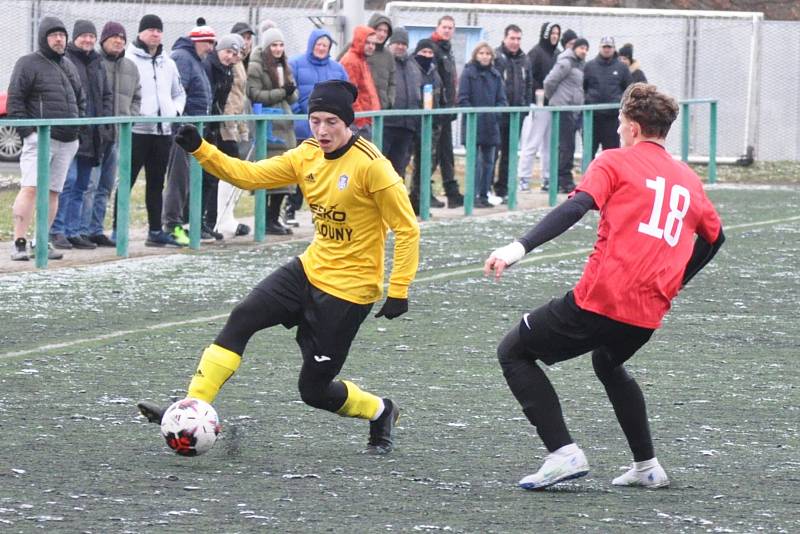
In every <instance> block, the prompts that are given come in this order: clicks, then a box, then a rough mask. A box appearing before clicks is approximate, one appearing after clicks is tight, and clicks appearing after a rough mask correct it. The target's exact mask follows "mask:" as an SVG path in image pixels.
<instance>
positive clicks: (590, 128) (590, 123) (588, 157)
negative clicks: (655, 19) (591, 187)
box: [581, 109, 594, 174]
mask: <svg viewBox="0 0 800 534" xmlns="http://www.w3.org/2000/svg"><path fill="white" fill-rule="evenodd" d="M592 144H594V111H593V110H591V109H584V110H583V156H582V157H581V174H583V173H585V172H586V168H587V167H588V166H589V164H590V163H591V162H592V159H593V158H594V154H592Z"/></svg>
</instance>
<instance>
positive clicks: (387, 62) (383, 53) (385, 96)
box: [367, 13, 397, 109]
mask: <svg viewBox="0 0 800 534" xmlns="http://www.w3.org/2000/svg"><path fill="white" fill-rule="evenodd" d="M383 23H385V24H388V25H389V35H388V37H386V41H384V42H383V44H376V45H375V52H374V53H373V54H372V55H371V56H369V57H368V58H367V65H369V70H370V72H371V73H372V80H373V81H374V82H375V90H376V91H377V92H378V100H380V103H381V104H380V105H381V109H392V107H394V99H395V92H396V90H397V89H396V87H395V77H394V69H395V66H396V65H395V61H394V54H392V53H391V52H390V51H389V46H388V45H389V38H390V37H391V36H392V19H390V18H389V17H387V16H386V15H383V14H381V13H375V14H373V15H372V16H371V17H370V19H369V22H368V23H367V26H369V27H370V28H373V29H377V28H378V25H379V24H383Z"/></svg>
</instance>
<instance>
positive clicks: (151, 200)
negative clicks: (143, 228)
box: [114, 133, 172, 231]
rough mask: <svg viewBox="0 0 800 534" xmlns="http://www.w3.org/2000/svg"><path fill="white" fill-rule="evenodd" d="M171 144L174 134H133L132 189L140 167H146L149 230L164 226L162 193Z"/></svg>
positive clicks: (156, 229) (145, 199)
mask: <svg viewBox="0 0 800 534" xmlns="http://www.w3.org/2000/svg"><path fill="white" fill-rule="evenodd" d="M171 148H172V136H171V135H152V134H137V133H134V134H132V135H131V189H133V185H134V184H135V183H136V177H137V176H138V175H139V171H141V170H142V167H144V179H145V180H146V187H145V197H144V202H145V206H146V208H147V225H148V227H149V229H150V231H159V230H161V212H162V211H163V208H164V200H163V196H162V193H163V191H164V179H165V177H166V175H167V162H168V161H169V152H170V149H171ZM118 194H119V190H117V194H116V195H114V229H115V230H116V228H117V195H118Z"/></svg>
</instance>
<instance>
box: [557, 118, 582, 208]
mask: <svg viewBox="0 0 800 534" xmlns="http://www.w3.org/2000/svg"><path fill="white" fill-rule="evenodd" d="M565 113H570V112H565ZM550 114H551V120H550V184H549V190H548V195H547V200H548V204H549V205H550V206H551V207H552V206H555V205H556V203H557V202H558V182H559V180H558V136H559V135H561V112H560V111H551V112H550ZM585 127H586V126H584V128H585Z"/></svg>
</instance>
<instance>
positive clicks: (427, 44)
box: [414, 38, 436, 54]
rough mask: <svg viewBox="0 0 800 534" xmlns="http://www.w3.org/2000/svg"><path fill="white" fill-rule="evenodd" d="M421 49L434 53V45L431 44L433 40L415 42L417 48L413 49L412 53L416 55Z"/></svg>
mask: <svg viewBox="0 0 800 534" xmlns="http://www.w3.org/2000/svg"><path fill="white" fill-rule="evenodd" d="M423 48H430V49H431V50H433V51H434V52H435V51H436V43H434V42H433V39H427V38H425V39H420V40H419V41H417V46H415V47H414V53H415V54H416V53H417V52H419V51H420V50H422V49H423Z"/></svg>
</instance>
